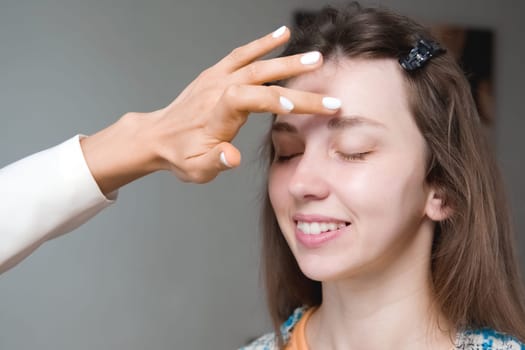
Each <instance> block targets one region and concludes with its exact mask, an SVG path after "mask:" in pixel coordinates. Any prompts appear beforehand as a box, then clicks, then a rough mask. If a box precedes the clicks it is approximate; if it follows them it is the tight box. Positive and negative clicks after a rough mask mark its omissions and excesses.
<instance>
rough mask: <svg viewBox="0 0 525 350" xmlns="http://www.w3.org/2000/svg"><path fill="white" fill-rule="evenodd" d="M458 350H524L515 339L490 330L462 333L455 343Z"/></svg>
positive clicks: (520, 343)
mask: <svg viewBox="0 0 525 350" xmlns="http://www.w3.org/2000/svg"><path fill="white" fill-rule="evenodd" d="M456 349H458V350H485V349H490V350H525V344H523V343H522V342H520V341H519V340H518V339H516V338H515V337H513V336H511V335H508V334H505V333H501V332H497V331H495V330H493V329H491V328H482V329H477V330H468V331H463V332H461V333H459V334H458V337H457V341H456Z"/></svg>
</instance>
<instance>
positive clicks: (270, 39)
mask: <svg viewBox="0 0 525 350" xmlns="http://www.w3.org/2000/svg"><path fill="white" fill-rule="evenodd" d="M289 39H290V30H289V29H288V28H287V27H286V26H282V27H280V28H278V29H277V30H275V31H273V32H272V33H270V34H267V35H265V36H263V37H261V38H259V39H256V40H254V41H252V42H249V43H248V44H245V45H243V46H239V47H237V48H235V49H233V50H232V51H231V52H230V53H229V54H228V55H227V56H226V57H224V58H223V59H221V60H220V61H219V62H218V63H217V64H216V65H215V66H214V67H215V68H217V69H220V70H224V71H227V72H234V71H236V70H237V69H239V68H242V67H244V66H246V65H247V64H249V63H252V62H253V61H255V60H256V59H258V58H260V57H262V56H264V55H266V54H268V53H270V52H271V51H272V50H274V49H276V48H277V47H279V46H281V45H283V44H284V43H286V42H287V41H288V40H289Z"/></svg>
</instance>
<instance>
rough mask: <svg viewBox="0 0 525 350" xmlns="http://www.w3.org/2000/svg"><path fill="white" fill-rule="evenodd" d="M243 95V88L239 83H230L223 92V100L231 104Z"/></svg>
mask: <svg viewBox="0 0 525 350" xmlns="http://www.w3.org/2000/svg"><path fill="white" fill-rule="evenodd" d="M240 95H241V88H240V86H238V85H229V86H228V87H227V88H226V89H225V90H224V93H223V96H222V97H223V100H224V102H225V103H226V104H227V105H231V104H232V103H233V102H234V101H236V100H238V99H239V97H240Z"/></svg>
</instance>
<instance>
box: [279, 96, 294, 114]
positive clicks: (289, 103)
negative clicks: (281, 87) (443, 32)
mask: <svg viewBox="0 0 525 350" xmlns="http://www.w3.org/2000/svg"><path fill="white" fill-rule="evenodd" d="M279 102H280V103H281V106H282V107H283V108H284V109H286V110H287V111H288V112H290V111H291V110H292V109H294V107H295V106H294V105H293V102H292V101H290V100H289V99H287V98H286V97H284V96H281V97H279Z"/></svg>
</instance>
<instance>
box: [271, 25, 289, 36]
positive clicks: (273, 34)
mask: <svg viewBox="0 0 525 350" xmlns="http://www.w3.org/2000/svg"><path fill="white" fill-rule="evenodd" d="M284 32H286V26H282V27H280V28H279V29H277V30H276V31H275V32H273V33H272V37H274V38H278V37H280V36H281V35H283V34H284Z"/></svg>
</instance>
